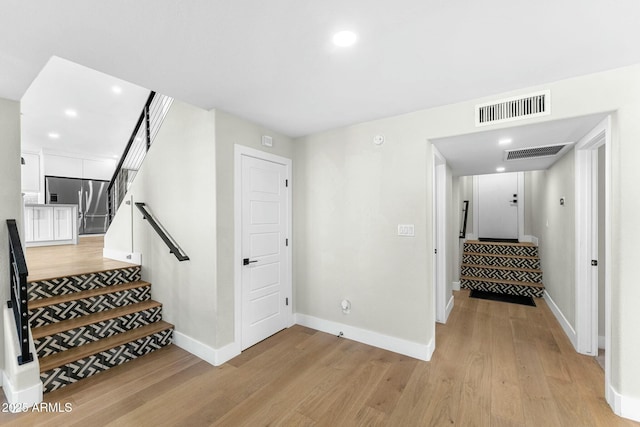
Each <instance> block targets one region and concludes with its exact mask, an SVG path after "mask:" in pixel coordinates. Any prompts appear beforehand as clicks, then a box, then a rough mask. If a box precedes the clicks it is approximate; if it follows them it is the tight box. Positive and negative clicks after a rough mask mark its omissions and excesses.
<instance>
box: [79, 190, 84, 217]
mask: <svg viewBox="0 0 640 427" xmlns="http://www.w3.org/2000/svg"><path fill="white" fill-rule="evenodd" d="M82 212H83V211H82V190H80V191H78V219H80V220H82Z"/></svg>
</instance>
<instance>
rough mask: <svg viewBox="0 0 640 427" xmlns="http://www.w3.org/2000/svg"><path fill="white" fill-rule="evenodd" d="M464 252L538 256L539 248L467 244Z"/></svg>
mask: <svg viewBox="0 0 640 427" xmlns="http://www.w3.org/2000/svg"><path fill="white" fill-rule="evenodd" d="M464 252H477V253H481V254H493V255H516V256H538V247H537V246H515V245H488V244H479V243H465V244H464Z"/></svg>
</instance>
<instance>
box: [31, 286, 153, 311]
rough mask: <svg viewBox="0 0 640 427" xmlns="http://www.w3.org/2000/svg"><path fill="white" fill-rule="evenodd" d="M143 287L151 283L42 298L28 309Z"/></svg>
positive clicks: (106, 287)
mask: <svg viewBox="0 0 640 427" xmlns="http://www.w3.org/2000/svg"><path fill="white" fill-rule="evenodd" d="M144 286H151V283H149V282H145V281H143V280H140V281H136V282H129V283H121V284H118V285H109V286H104V287H101V288H97V289H89V290H86V291H80V292H73V293H70V294H65V295H59V296H55V297H50V298H42V299H37V300H33V301H29V304H28V307H29V310H33V309H36V308H41V307H46V306H49V305H55V304H60V303H64V302H70V301H76V300H80V299H84V298H90V297H94V296H98V295H106V294H110V293H114V292H119V291H126V290H128V289H135V288H141V287H144Z"/></svg>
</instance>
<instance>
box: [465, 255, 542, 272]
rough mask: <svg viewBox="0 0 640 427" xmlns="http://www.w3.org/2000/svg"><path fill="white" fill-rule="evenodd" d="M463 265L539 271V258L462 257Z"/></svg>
mask: <svg viewBox="0 0 640 427" xmlns="http://www.w3.org/2000/svg"><path fill="white" fill-rule="evenodd" d="M462 263H463V264H476V265H490V266H495V267H511V268H528V269H531V270H539V269H540V259H539V258H511V257H501V256H490V255H485V256H482V255H470V254H463V255H462Z"/></svg>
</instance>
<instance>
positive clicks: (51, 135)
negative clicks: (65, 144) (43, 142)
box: [49, 132, 60, 139]
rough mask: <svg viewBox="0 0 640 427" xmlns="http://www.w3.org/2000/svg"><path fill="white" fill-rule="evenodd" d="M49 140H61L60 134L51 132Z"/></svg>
mask: <svg viewBox="0 0 640 427" xmlns="http://www.w3.org/2000/svg"><path fill="white" fill-rule="evenodd" d="M49 138H51V139H58V138H60V134H59V133H57V132H49Z"/></svg>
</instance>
